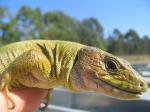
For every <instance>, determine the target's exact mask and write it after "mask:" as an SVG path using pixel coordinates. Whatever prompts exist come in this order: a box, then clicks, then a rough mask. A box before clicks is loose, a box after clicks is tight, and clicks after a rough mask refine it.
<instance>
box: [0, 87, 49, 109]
mask: <svg viewBox="0 0 150 112" xmlns="http://www.w3.org/2000/svg"><path fill="white" fill-rule="evenodd" d="M47 93H48V90H46V89H39V88H26V89H22V90H14V91H12V92H11V93H10V95H11V97H12V99H13V100H14V102H15V104H16V107H15V108H14V109H12V110H10V109H8V108H9V107H11V103H10V102H9V101H8V100H6V98H5V96H4V95H3V94H2V92H0V112H34V111H35V110H36V109H37V108H38V107H39V106H40V103H41V101H42V100H43V99H44V98H45V97H46V95H47Z"/></svg>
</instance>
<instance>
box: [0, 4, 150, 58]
mask: <svg viewBox="0 0 150 112" xmlns="http://www.w3.org/2000/svg"><path fill="white" fill-rule="evenodd" d="M103 33H104V32H103V27H102V25H101V24H100V22H99V21H98V20H97V19H96V18H93V17H91V18H87V19H84V20H82V21H79V20H76V19H74V18H72V17H70V16H68V15H65V14H64V13H62V12H58V11H56V12H45V13H42V12H41V10H40V8H36V9H32V8H30V7H28V6H23V7H21V8H20V9H19V10H18V12H17V13H16V14H15V15H14V14H11V12H10V11H9V10H7V9H6V8H5V7H0V45H4V44H7V43H11V42H16V41H21V40H27V39H57V40H69V41H75V42H80V43H83V44H86V45H90V46H95V47H99V48H101V49H104V50H107V51H108V52H111V53H114V54H120V55H122V54H150V49H149V45H150V39H149V37H148V36H144V37H140V36H139V35H138V34H137V32H136V31H134V30H129V31H128V32H127V33H126V34H122V33H121V32H120V31H119V29H115V30H114V31H113V33H112V34H111V35H110V36H109V37H105V38H104V34H103Z"/></svg>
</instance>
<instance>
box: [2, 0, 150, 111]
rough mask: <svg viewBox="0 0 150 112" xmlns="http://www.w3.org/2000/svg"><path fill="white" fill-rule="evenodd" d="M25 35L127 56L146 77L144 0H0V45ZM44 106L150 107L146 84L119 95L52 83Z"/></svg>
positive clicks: (148, 29)
mask: <svg viewBox="0 0 150 112" xmlns="http://www.w3.org/2000/svg"><path fill="white" fill-rule="evenodd" d="M29 39H53V40H54V39H56V40H69V41H74V42H79V43H83V44H86V45H90V46H95V47H98V48H101V49H103V50H105V51H107V52H110V53H112V54H115V55H118V56H120V57H123V58H125V59H127V60H128V61H129V62H130V63H131V64H132V66H133V67H134V68H135V69H136V70H137V71H139V72H140V73H141V75H143V77H144V78H145V80H147V81H148V82H149V83H150V1H149V0H132V1H131V0H124V1H123V0H92V1H87V0H82V1H81V0H11V1H10V0H0V46H3V45H5V44H8V43H11V42H16V41H22V40H29ZM49 110H51V112H84V111H88V112H150V90H149V91H148V92H147V93H146V94H144V96H143V98H142V99H141V100H138V101H120V100H116V99H112V98H109V97H106V96H104V95H102V94H96V93H79V94H76V93H72V92H70V91H68V90H65V89H62V88H57V89H55V91H54V96H53V98H52V105H51V106H49ZM37 111H38V110H37Z"/></svg>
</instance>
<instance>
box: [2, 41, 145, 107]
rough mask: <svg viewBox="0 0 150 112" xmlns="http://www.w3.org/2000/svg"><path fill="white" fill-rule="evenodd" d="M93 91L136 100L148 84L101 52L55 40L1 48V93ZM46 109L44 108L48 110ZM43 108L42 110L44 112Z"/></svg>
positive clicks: (113, 58)
mask: <svg viewBox="0 0 150 112" xmlns="http://www.w3.org/2000/svg"><path fill="white" fill-rule="evenodd" d="M59 86H62V87H65V88H68V89H70V90H72V91H77V92H80V91H95V92H101V93H104V94H106V95H109V96H112V97H115V98H119V99H137V98H139V97H140V96H141V94H142V93H143V92H145V91H146V90H147V88H148V86H147V83H146V82H145V81H144V80H143V79H142V78H141V76H140V75H139V74H138V73H137V72H136V71H135V70H134V69H133V68H132V67H131V66H130V64H129V63H128V62H127V61H125V60H123V59H121V58H118V57H116V56H114V55H112V54H109V53H107V52H105V51H103V50H101V49H98V48H95V47H90V46H86V45H82V44H79V43H74V42H67V41H58V40H29V41H22V42H17V43H12V44H9V45H6V46H4V47H1V48H0V90H1V91H3V93H4V94H5V95H6V96H7V99H8V100H10V101H11V103H12V107H11V109H13V108H14V107H15V102H14V101H13V99H12V98H11V97H10V96H9V91H11V90H12V89H18V88H24V87H37V88H44V89H49V95H48V97H47V98H48V99H47V104H48V101H49V100H50V94H51V92H52V90H53V88H55V87H59ZM47 104H46V105H45V108H46V106H47ZM45 108H44V109H45Z"/></svg>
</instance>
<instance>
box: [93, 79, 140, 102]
mask: <svg viewBox="0 0 150 112" xmlns="http://www.w3.org/2000/svg"><path fill="white" fill-rule="evenodd" d="M94 82H95V84H96V89H95V91H100V92H102V93H105V94H106V95H108V96H111V97H114V98H117V99H121V100H135V99H139V98H140V97H141V96H142V92H129V91H126V90H123V89H120V88H117V87H115V86H112V85H110V84H108V83H107V82H105V81H103V80H101V79H96V80H95V81H94Z"/></svg>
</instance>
